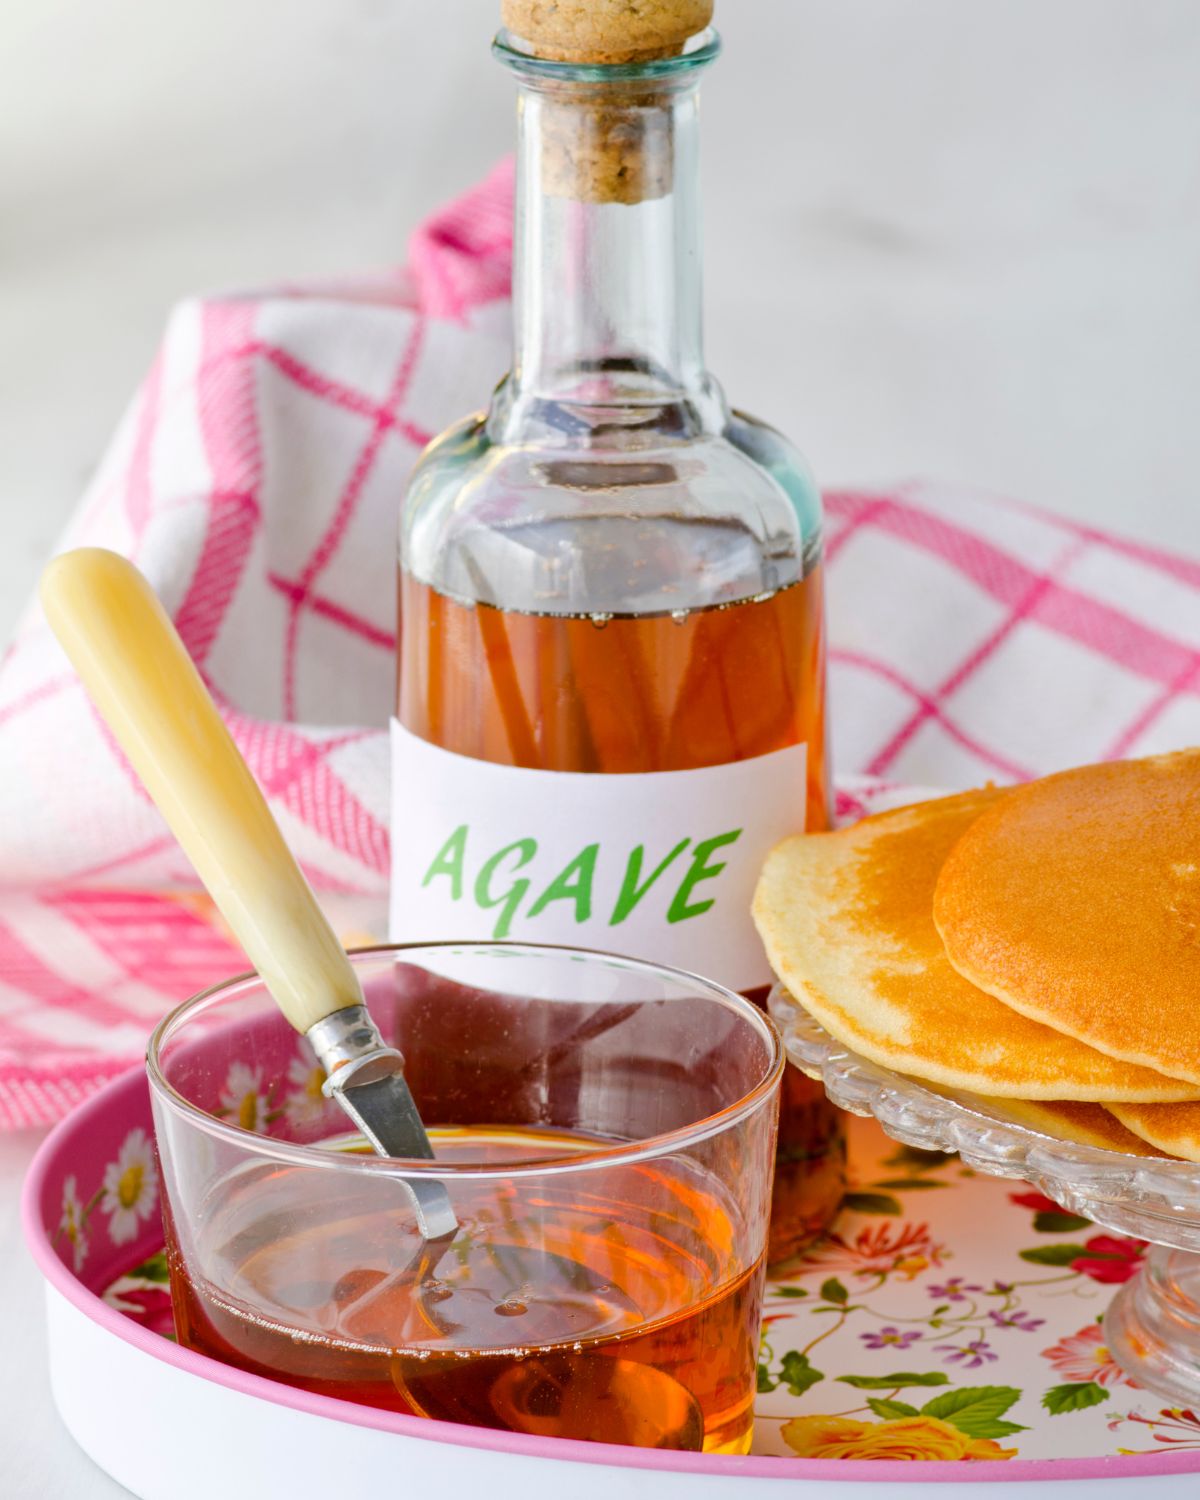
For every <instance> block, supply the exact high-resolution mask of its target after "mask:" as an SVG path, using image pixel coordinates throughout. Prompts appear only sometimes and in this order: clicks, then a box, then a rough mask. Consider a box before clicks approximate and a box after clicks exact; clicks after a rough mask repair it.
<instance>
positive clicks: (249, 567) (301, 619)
mask: <svg viewBox="0 0 1200 1500" xmlns="http://www.w3.org/2000/svg"><path fill="white" fill-rule="evenodd" d="M510 202H511V170H510V168H509V167H508V165H507V164H505V165H503V166H501V167H500V168H498V169H497V171H496V172H495V173H494V174H493V175H492V176H491V177H490V178H489V179H488V180H487V181H486V182H485V183H484V184H483V185H482V186H481V187H480V188H478V189H477V190H475V191H474V192H472V193H470V194H468V195H467V196H466V197H465V198H463V199H461V200H460V201H459V202H457V203H455V204H453V205H451V206H450V207H449V208H448V209H446V210H444V211H443V212H442V213H440V214H439V215H437V216H436V217H435V218H434V219H433V220H431V221H430V222H429V223H428V224H427V225H425V226H424V227H423V228H422V229H420V230H419V231H418V232H417V234H416V235H415V236H414V237H413V241H412V243H411V245H410V251H409V266H408V269H407V270H406V271H404V272H401V273H397V274H394V275H388V276H383V277H379V278H377V279H376V280H374V281H370V282H364V281H361V280H360V281H356V282H353V283H348V284H346V285H343V286H324V287H310V288H292V289H288V290H286V291H281V292H272V293H270V294H264V295H259V296H242V297H231V298H225V299H216V300H211V301H190V302H185V303H184V304H183V305H182V306H180V307H179V308H178V309H177V310H176V311H175V313H174V315H173V316H172V318H171V320H170V323H169V325H168V328H167V332H166V336H165V338H164V342H163V345H162V348H161V350H160V352H159V355H158V357H157V359H156V360H155V362H154V365H153V367H152V368H151V371H150V373H149V375H148V376H147V379H146V381H145V383H144V385H143V387H142V389H141V390H140V392H139V393H138V395H137V396H136V398H135V399H134V401H133V403H132V405H131V407H130V409H129V411H128V413H127V414H126V416H125V419H124V420H123V422H122V423H121V425H120V428H119V430H118V432H117V434H116V436H115V438H114V440H113V443H112V446H111V448H110V450H109V452H108V454H107V456H106V458H105V460H104V462H103V464H102V465H101V468H100V471H99V473H98V474H97V476H96V479H95V481H94V482H93V484H92V485H91V487H90V489H89V491H88V493H87V495H86V496H85V497H84V500H83V502H82V504H81V507H80V511H79V513H78V516H77V517H76V519H75V521H74V522H73V524H72V526H71V527H70V529H69V531H68V534H67V535H66V537H65V538H64V539H63V545H64V546H68V545H78V544H80V543H96V544H99V545H103V546H109V547H113V548H115V549H117V550H118V551H121V552H124V553H125V554H127V555H128V556H130V557H132V558H134V560H135V561H136V562H137V563H138V565H139V566H140V567H141V568H142V569H143V571H144V572H145V573H146V574H147V576H148V577H149V578H150V580H151V582H152V583H153V584H154V586H155V587H156V588H157V590H158V591H159V593H160V595H161V596H162V598H163V600H164V602H165V603H166V605H167V608H168V609H169V610H170V612H171V614H172V616H173V618H174V619H175V621H176V623H177V625H178V627H179V630H180V633H181V634H182V636H183V638H184V640H185V641H186V643H187V645H188V648H189V650H190V651H191V652H192V654H193V656H194V657H195V659H196V661H197V663H198V664H199V666H200V669H201V671H202V672H203V673H204V675H205V677H206V679H207V681H208V683H209V685H210V686H211V688H212V690H213V692H214V693H215V694H216V696H217V698H218V701H219V702H220V703H221V705H222V708H223V711H224V712H225V713H226V715H227V717H228V721H229V723H230V726H231V728H232V730H233V733H234V736H235V738H236V739H237V741H238V743H239V745H240V746H241V748H242V750H243V752H244V753H245V755H246V757H247V759H248V760H249V761H250V764H251V766H252V767H253V768H254V771H255V773H256V774H257V776H258V778H259V780H260V781H261V782H262V784H263V786H264V788H265V789H266V792H267V795H268V797H269V799H270V802H271V805H272V807H273V809H274V811H275V813H276V816H277V817H278V818H279V820H280V822H281V824H282V825H283V828H284V830H285V832H286V834H287V835H288V837H289V839H290V841H291V843H292V845H293V847H294V849H295V850H296V852H297V855H298V856H299V858H300V860H301V862H302V863H303V865H304V866H305V868H306V870H307V871H308V873H309V875H310V877H311V878H312V880H313V881H314V883H315V884H316V885H317V886H318V888H320V889H321V890H322V891H323V892H325V893H326V895H327V898H328V899H329V900H331V901H332V902H334V903H335V905H336V906H337V908H338V911H339V912H340V914H341V919H342V925H343V928H346V927H347V926H348V927H350V928H352V929H359V930H362V929H367V930H370V929H371V928H372V927H376V924H377V923H378V920H379V916H380V912H381V910H382V905H381V903H382V899H383V897H384V895H385V892H386V884H387V871H388V829H387V808H388V785H387V782H388V751H387V736H386V729H385V726H386V723H387V719H388V716H389V714H390V712H391V706H392V693H393V662H392V651H393V647H394V644H395V618H394V612H395V579H394V559H393V553H392V546H391V538H392V536H393V535H394V531H395V524H396V513H397V509H398V506H399V503H400V499H401V496H402V494H403V490H404V485H405V480H406V477H407V474H408V471H409V469H410V467H411V465H412V462H413V459H414V458H415V456H416V454H417V452H418V451H419V449H420V448H421V447H422V446H423V444H424V443H425V442H426V441H427V440H428V439H429V437H430V435H431V434H432V433H434V432H437V431H438V430H439V429H441V428H442V427H443V426H445V425H446V424H447V423H449V422H450V421H452V420H454V419H455V418H457V417H458V416H460V415H461V414H462V413H463V412H464V411H468V410H471V409H472V408H474V407H477V406H478V405H480V404H481V402H482V401H484V400H485V399H486V395H487V392H488V390H489V389H490V386H491V385H492V383H493V382H494V380H495V378H496V377H497V376H498V375H499V374H500V373H501V371H502V370H503V368H504V366H505V364H506V362H507V354H508V316H509V309H508V303H507V300H506V297H507V288H508V279H509V269H510V254H511V242H510V233H509V222H510ZM801 435H802V434H801ZM827 509H828V557H829V583H830V591H829V598H830V642H831V653H830V662H831V692H832V703H833V716H834V751H835V756H836V762H837V765H838V766H839V767H840V768H852V769H853V771H854V772H855V773H857V774H856V775H855V776H853V777H848V776H842V777H841V778H840V781H839V813H840V815H841V816H843V817H851V816H855V815H857V814H858V813H860V812H861V811H863V810H864V808H866V807H867V806H878V805H880V804H881V802H883V801H884V800H898V799H900V798H903V797H907V796H911V795H912V794H913V788H914V787H918V786H924V787H959V786H968V785H972V784H977V783H979V782H981V781H985V780H989V779H994V780H999V781H1007V780H1016V779H1020V778H1022V777H1027V776H1030V775H1035V774H1040V773H1042V772H1045V771H1048V770H1053V769H1055V768H1057V767H1060V766H1063V765H1069V764H1073V763H1075V762H1078V761H1083V760H1094V759H1099V758H1104V757H1110V756H1119V755H1136V754H1144V753H1149V752H1151V751H1154V750H1159V749H1165V748H1169V747H1174V746H1178V745H1181V744H1187V743H1193V742H1196V741H1200V564H1197V563H1194V562H1190V561H1186V560H1184V559H1181V558H1178V557H1174V556H1171V555H1169V554H1166V553H1161V552H1158V551H1155V550H1154V549H1152V548H1148V547H1144V546H1139V545H1137V544H1134V543H1130V542H1124V541H1120V540H1118V539H1116V538H1114V537H1110V536H1105V535H1103V534H1101V533H1099V532H1095V531H1091V530H1088V529H1086V528H1082V527H1079V526H1076V525H1073V524H1071V523H1069V522H1066V521H1062V520H1059V519H1057V518H1055V517H1052V516H1049V515H1046V514H1043V513H1040V512H1038V511H1035V510H1032V509H1030V508H1028V507H1025V506H1019V505H1014V504H1011V503H1008V502H1004V501H999V500H996V499H994V498H990V497H987V496H983V495H973V494H969V493H964V492H963V491H961V490H947V489H944V488H938V487H935V486H932V485H925V484H909V485H901V486H897V487H895V488H892V489H889V490H888V491H886V492H879V493H869V494H868V493H835V494H833V495H830V496H829V497H828V500H827ZM0 827H3V829H4V838H3V842H2V844H0V1124H7V1125H9V1126H15V1125H30V1124H37V1123H41V1122H44V1121H48V1120H50V1119H53V1118H55V1117H56V1116H57V1115H59V1114H61V1113H62V1112H63V1111H64V1110H65V1109H66V1108H67V1107H68V1106H69V1105H70V1104H72V1103H73V1102H74V1101H75V1100H76V1099H78V1098H80V1097H82V1095H83V1094H84V1093H86V1092H87V1091H88V1090H89V1089H90V1088H93V1087H95V1086H96V1085H97V1084H99V1083H100V1082H102V1081H103V1080H104V1079H106V1078H108V1077H110V1076H112V1075H113V1074H114V1073H116V1072H118V1071H119V1070H120V1069H121V1068H123V1067H125V1066H126V1065H127V1064H128V1063H129V1062H130V1061H131V1060H132V1059H134V1058H135V1057H136V1056H137V1055H138V1054H139V1053H140V1051H141V1048H142V1046H143V1044H144V1039H145V1036H146V1033H147V1031H148V1029H149V1027H150V1025H151V1024H152V1022H153V1021H154V1020H155V1019H156V1018H157V1017H158V1016H159V1015H160V1014H161V1013H162V1011H163V1010H164V1009H165V1008H167V1007H168V1006H169V1005H171V1004H173V1003H175V1002H176V1001H178V1000H179V999H180V998H181V997H182V996H184V995H186V994H188V993H190V992H192V991H194V990H196V989H199V988H201V987H203V986H204V985H206V984H208V983H211V982H212V981H213V980H215V979H217V978H220V977H222V976H223V975H226V974H228V973H230V972H232V971H234V970H236V969H237V968H238V967H240V966H241V963H242V960H241V958H240V957H239V955H238V953H237V951H236V949H235V948H234V947H233V945H232V944H231V943H230V941H229V940H228V939H227V938H226V937H225V936H223V935H222V933H221V932H220V930H219V928H218V927H217V926H216V925H215V924H214V923H213V921H212V919H211V914H210V913H209V911H208V909H207V908H206V906H205V905H204V903H202V902H200V901H198V900H196V899H195V898H193V897H185V896H181V895H180V894H179V892H180V891H186V890H187V889H188V888H189V886H190V884H191V876H190V872H189V870H188V868H187V866H186V864H185V863H184V861H183V860H182V858H181V856H180V854H179V852H178V850H177V849H176V848H175V845H174V842H173V840H172V839H171V837H170V835H169V834H168V833H167V831H166V829H165V827H164V825H163V824H162V822H161V820H160V819H159V817H158V815H157V813H156V812H155V810H154V808H153V807H152V806H151V805H150V804H149V802H148V801H147V799H146V797H145V796H144V794H143V793H142V792H141V790H140V788H139V787H138V786H137V785H136V783H135V782H134V780H133V778H132V777H131V775H130V773H129V770H128V767H127V766H126V765H125V764H124V761H123V759H122V757H121V756H120V754H119V752H118V751H117V750H116V748H115V746H114V745H113V743H112V742H111V740H110V739H109V738H108V737H107V735H106V734H105V733H104V731H103V729H102V728H101V726H100V725H99V724H98V722H97V721H96V719H95V717H94V715H93V714H92V713H91V711H90V709H89V708H88V706H87V704H86V702H85V700H84V698H83V695H82V693H81V690H80V688H79V687H78V685H77V683H76V682H75V679H74V677H73V675H72V673H71V672H70V670H69V668H68V667H67V664H66V662H65V660H64V659H63V657H62V656H61V654H60V652H59V651H58V648H57V646H56V645H55V643H54V642H53V640H52V639H51V637H50V636H49V633H48V631H47V629H46V626H45V624H44V622H43V620H42V619H41V617H40V614H39V612H38V611H37V609H36V607H31V608H30V610H29V611H28V612H27V614H26V616H25V619H24V621H23V623H22V625H21V628H20V630H19V632H18V634H17V637H16V640H15V641H14V642H13V644H12V646H11V647H10V649H9V651H8V653H7V655H6V657H5V659H4V662H3V665H2V667H0ZM376 930H377V927H376Z"/></svg>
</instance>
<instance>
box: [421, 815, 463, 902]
mask: <svg viewBox="0 0 1200 1500" xmlns="http://www.w3.org/2000/svg"><path fill="white" fill-rule="evenodd" d="M466 858H467V825H466V824H465V823H460V824H459V826H458V827H457V828H456V829H455V830H454V832H453V833H452V834H451V835H450V837H449V838H448V839H447V840H446V842H445V843H444V844H443V845H442V847H441V848H440V849H439V850H438V852H437V854H436V855H435V856H434V860H433V863H432V864H431V865H430V866H429V868H428V870H426V871H425V879H424V880H422V882H421V887H422V889H424V888H425V886H427V885H428V884H429V882H430V881H431V880H433V879H434V878H435V877H436V876H438V875H448V876H449V877H450V898H451V900H453V901H461V900H462V893H463V865H464V864H465V863H466Z"/></svg>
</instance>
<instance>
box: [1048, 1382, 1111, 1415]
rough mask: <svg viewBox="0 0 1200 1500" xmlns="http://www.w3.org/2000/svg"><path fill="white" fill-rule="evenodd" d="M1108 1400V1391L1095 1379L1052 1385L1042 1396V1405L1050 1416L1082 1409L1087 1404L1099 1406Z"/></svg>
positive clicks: (1087, 1405) (1085, 1407) (1084, 1408)
mask: <svg viewBox="0 0 1200 1500" xmlns="http://www.w3.org/2000/svg"><path fill="white" fill-rule="evenodd" d="M1107 1400H1108V1392H1107V1391H1106V1390H1105V1389H1104V1387H1103V1386H1102V1385H1100V1384H1098V1383H1097V1382H1096V1381H1095V1380H1084V1381H1080V1382H1078V1383H1077V1384H1074V1385H1053V1386H1051V1387H1050V1389H1049V1390H1048V1391H1047V1392H1046V1394H1045V1395H1044V1396H1043V1397H1042V1405H1043V1406H1044V1407H1045V1408H1046V1410H1047V1411H1048V1412H1049V1413H1050V1415H1051V1416H1052V1417H1058V1416H1061V1415H1062V1413H1063V1412H1065V1411H1084V1410H1086V1409H1087V1407H1089V1406H1099V1405H1100V1403H1101V1401H1107Z"/></svg>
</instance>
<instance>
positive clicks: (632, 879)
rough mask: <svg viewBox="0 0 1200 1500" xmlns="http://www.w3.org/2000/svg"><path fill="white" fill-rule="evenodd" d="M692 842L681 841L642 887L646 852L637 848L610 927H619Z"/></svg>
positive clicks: (610, 921)
mask: <svg viewBox="0 0 1200 1500" xmlns="http://www.w3.org/2000/svg"><path fill="white" fill-rule="evenodd" d="M691 842H692V841H691V839H680V841H679V843H677V844H676V845H675V847H674V849H672V850H671V852H670V854H668V855H667V857H666V859H664V860H663V861H662V863H661V864H659V865H658V866H657V867H656V868H655V870H654V871H653V873H652V874H650V875H649V876H647V878H646V880H645V882H644V883H643V884H642V885H638V876H639V875H640V874H641V873H642V859H643V857H644V855H645V852H646V851H645V848H644V846H643V845H641V844H639V845H638V846H637V848H636V849H635V850H634V851H633V852H632V854H630V856H629V862H628V863H627V864H626V866H625V878H624V880H622V882H621V894H620V895H619V896H618V897H617V903H616V905H615V906H614V907H613V914H612V916H611V917H609V919H608V925H609V926H610V927H617V926H619V925H620V923H622V922H623V921H624V920H625V918H626V917H627V916H628V915H629V913H630V912H631V911H632V910H633V909H634V907H635V906H636V905H637V904H638V902H639V901H640V900H641V899H642V897H643V896H644V895H645V894H646V892H647V891H648V890H649V889H650V887H651V886H652V885H653V884H654V882H655V881H656V880H657V879H658V877H659V876H660V875H661V874H662V872H663V871H664V870H665V869H666V868H667V866H668V865H669V864H670V863H671V861H672V860H673V859H675V858H676V857H677V856H678V855H680V854H682V853H683V851H684V850H685V849H686V848H687V846H688V845H689V844H690V843H691Z"/></svg>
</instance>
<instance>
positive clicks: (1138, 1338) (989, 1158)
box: [769, 986, 1200, 1404]
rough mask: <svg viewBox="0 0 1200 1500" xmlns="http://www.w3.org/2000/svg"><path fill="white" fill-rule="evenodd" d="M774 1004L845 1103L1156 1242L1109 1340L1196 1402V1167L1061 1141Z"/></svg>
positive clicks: (793, 1054)
mask: <svg viewBox="0 0 1200 1500" xmlns="http://www.w3.org/2000/svg"><path fill="white" fill-rule="evenodd" d="M769 1008H770V1011H771V1014H772V1015H773V1016H774V1018H775V1020H776V1022H777V1023H778V1024H779V1027H780V1030H781V1031H782V1033H783V1039H784V1047H785V1049H786V1051H787V1054H788V1057H789V1058H790V1059H791V1061H792V1062H793V1063H795V1065H796V1066H797V1067H798V1068H800V1069H801V1070H802V1071H803V1072H804V1073H807V1074H808V1076H809V1077H810V1078H815V1079H819V1080H820V1081H821V1082H822V1083H823V1084H824V1086H825V1089H826V1092H827V1093H828V1094H829V1097H830V1098H831V1099H832V1100H833V1102H834V1103H835V1104H837V1105H839V1106H840V1107H841V1108H842V1109H845V1110H848V1111H849V1112H850V1113H851V1114H856V1115H867V1116H873V1117H874V1118H875V1119H876V1120H878V1121H879V1123H880V1125H882V1127H883V1128H884V1130H885V1131H887V1133H888V1135H890V1136H892V1137H893V1138H894V1139H895V1140H898V1141H902V1142H904V1143H905V1144H906V1145H909V1146H919V1147H922V1148H923V1149H925V1150H931V1151H954V1152H957V1153H958V1154H959V1155H960V1156H961V1157H962V1159H963V1161H965V1162H967V1163H968V1165H970V1166H972V1167H975V1168H977V1169H978V1170H979V1171H981V1172H988V1173H991V1174H992V1175H993V1176H996V1177H1012V1178H1019V1179H1021V1180H1022V1181H1024V1182H1028V1183H1031V1184H1032V1185H1033V1186H1034V1187H1036V1188H1037V1189H1039V1191H1041V1192H1043V1193H1045V1194H1046V1196H1047V1197H1048V1198H1053V1199H1054V1201H1055V1202H1056V1203H1060V1204H1061V1205H1062V1206H1063V1207H1064V1208H1066V1209H1069V1210H1070V1211H1071V1212H1072V1213H1077V1214H1080V1215H1082V1216H1083V1217H1084V1218H1087V1219H1091V1220H1093V1221H1094V1222H1095V1223H1097V1224H1100V1225H1103V1226H1104V1227H1105V1228H1107V1229H1113V1230H1116V1231H1118V1232H1119V1233H1121V1234H1128V1235H1134V1236H1136V1237H1137V1238H1139V1239H1143V1240H1147V1241H1149V1242H1150V1249H1149V1251H1148V1252H1147V1255H1146V1260H1145V1265H1144V1268H1143V1271H1142V1274H1141V1275H1140V1276H1137V1277H1135V1278H1134V1279H1133V1280H1132V1281H1129V1282H1127V1283H1126V1284H1125V1285H1124V1286H1123V1287H1122V1288H1121V1290H1120V1291H1119V1292H1118V1293H1117V1295H1116V1296H1115V1297H1114V1298H1113V1301H1112V1302H1111V1303H1110V1305H1109V1308H1108V1311H1107V1313H1106V1314H1105V1318H1104V1331H1105V1337H1106V1339H1107V1342H1108V1345H1109V1348H1110V1349H1111V1350H1112V1353H1113V1355H1114V1356H1115V1358H1116V1359H1117V1360H1118V1361H1119V1362H1120V1364H1121V1366H1122V1367H1123V1368H1124V1369H1125V1371H1126V1372H1127V1373H1128V1374H1129V1375H1131V1376H1132V1377H1133V1378H1134V1379H1135V1380H1136V1381H1137V1382H1138V1384H1139V1385H1142V1386H1145V1387H1146V1388H1147V1389H1148V1390H1151V1391H1155V1392H1157V1393H1159V1394H1160V1395H1163V1396H1165V1397H1167V1398H1168V1399H1170V1400H1173V1401H1183V1402H1186V1403H1188V1404H1192V1403H1195V1402H1197V1401H1200V1166H1197V1165H1195V1164H1194V1163H1192V1162H1183V1161H1168V1160H1163V1159H1161V1158H1158V1157H1143V1156H1127V1155H1125V1154H1124V1153H1122V1152H1119V1151H1107V1150H1104V1149H1103V1148H1101V1147H1098V1146H1084V1145H1077V1144H1075V1143H1073V1142H1069V1141H1059V1140H1055V1139H1053V1138H1052V1137H1051V1136H1047V1135H1043V1134H1041V1133H1040V1132H1039V1131H1036V1130H1032V1129H1030V1128H1029V1127H1028V1126H1027V1125H1022V1124H1019V1123H1018V1122H1017V1121H1015V1120H1013V1119H1010V1118H1008V1117H1006V1115H1005V1113H1004V1109H1003V1105H1002V1104H1001V1103H1000V1102H998V1101H995V1100H992V1099H987V1100H985V1099H982V1098H980V1097H979V1096H978V1095H976V1094H969V1093H965V1092H953V1091H949V1090H948V1091H946V1092H944V1093H942V1092H937V1093H935V1092H934V1091H933V1089H931V1088H928V1087H926V1086H925V1085H924V1084H922V1083H920V1082H918V1081H917V1080H916V1079H915V1078H910V1077H908V1076H907V1075H905V1074H903V1073H896V1072H893V1071H892V1070H891V1069H889V1068H884V1067H881V1066H879V1065H878V1064H876V1063H872V1062H869V1061H867V1059H866V1058H863V1057H859V1056H858V1055H857V1054H856V1053H854V1052H851V1051H850V1050H849V1049H848V1048H846V1047H843V1046H842V1044H841V1043H840V1042H838V1041H835V1040H834V1038H833V1037H831V1036H830V1035H829V1033H828V1032H827V1031H825V1030H824V1028H823V1027H821V1026H820V1025H819V1024H818V1023H817V1022H816V1021H815V1020H814V1019H813V1018H812V1016H810V1015H809V1014H808V1012H807V1011H806V1010H805V1009H804V1008H803V1007H802V1006H801V1005H800V1004H799V1003H798V1002H797V1001H796V1000H795V999H793V997H792V996H791V995H790V994H789V993H788V992H787V991H786V990H785V989H783V988H782V987H781V986H780V987H776V989H775V990H774V991H773V992H772V994H771V998H770V1002H769Z"/></svg>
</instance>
